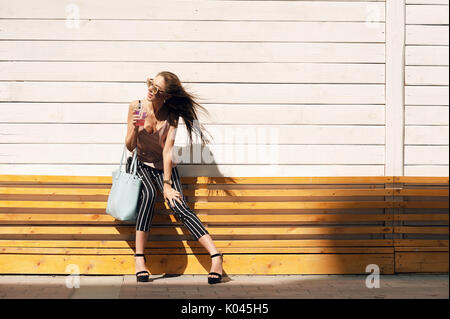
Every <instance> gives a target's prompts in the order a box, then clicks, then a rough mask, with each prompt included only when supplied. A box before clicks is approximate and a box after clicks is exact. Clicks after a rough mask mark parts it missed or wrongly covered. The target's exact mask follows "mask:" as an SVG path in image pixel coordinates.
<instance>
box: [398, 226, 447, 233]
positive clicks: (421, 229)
mask: <svg viewBox="0 0 450 319" xmlns="http://www.w3.org/2000/svg"><path fill="white" fill-rule="evenodd" d="M394 233H396V234H448V226H433V227H431V226H428V227H427V226H398V227H394Z"/></svg>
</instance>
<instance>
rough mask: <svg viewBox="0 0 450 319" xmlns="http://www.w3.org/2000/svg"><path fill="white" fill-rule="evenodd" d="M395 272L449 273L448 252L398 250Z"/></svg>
mask: <svg viewBox="0 0 450 319" xmlns="http://www.w3.org/2000/svg"><path fill="white" fill-rule="evenodd" d="M395 272H399V273H401V272H439V273H441V272H446V273H448V252H396V253H395Z"/></svg>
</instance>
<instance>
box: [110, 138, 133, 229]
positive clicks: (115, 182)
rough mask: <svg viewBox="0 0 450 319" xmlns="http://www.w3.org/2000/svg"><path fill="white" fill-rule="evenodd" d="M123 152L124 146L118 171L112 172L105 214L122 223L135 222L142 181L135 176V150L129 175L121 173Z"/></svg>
mask: <svg viewBox="0 0 450 319" xmlns="http://www.w3.org/2000/svg"><path fill="white" fill-rule="evenodd" d="M125 150H126V146H124V148H123V152H122V157H121V158H120V165H119V169H118V170H115V171H113V172H112V187H111V190H110V192H109V196H108V204H107V205H106V213H107V214H109V215H111V216H112V217H114V218H116V219H119V220H122V221H136V213H137V204H138V199H139V192H140V190H141V185H142V180H141V178H140V177H139V176H138V175H136V169H137V158H136V153H137V150H136V149H135V150H134V154H133V160H132V162H131V165H130V174H128V173H126V172H122V162H123V156H124V154H125Z"/></svg>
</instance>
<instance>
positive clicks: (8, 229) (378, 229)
mask: <svg viewBox="0 0 450 319" xmlns="http://www.w3.org/2000/svg"><path fill="white" fill-rule="evenodd" d="M206 228H207V229H208V232H209V233H210V234H211V235H301V234H303V235H306V234H308V235H320V234H321V235H327V234H329V235H331V234H386V233H392V231H393V229H394V228H393V227H385V226H360V225H355V226H335V227H329V226H323V227H317V226H289V227H271V226H268V227H262V226H261V225H258V226H256V227H248V226H246V227H232V228H230V227H206ZM403 228H405V229H406V228H407V227H402V228H401V229H402V230H404V229H403ZM409 228H411V227H409ZM399 229H400V228H399ZM424 229H425V228H424ZM435 229H436V228H435ZM135 231H136V230H135V227H134V226H120V227H118V226H92V227H88V226H78V227H77V226H0V235H1V236H2V237H3V239H5V236H6V235H71V236H75V237H76V236H80V235H102V236H104V235H107V236H112V237H118V238H120V237H124V236H129V235H133V234H134V233H135ZM440 231H441V232H442V231H444V230H440ZM397 232H398V231H397ZM447 233H448V230H447ZM175 234H178V235H183V234H184V232H183V231H182V229H181V227H172V226H170V227H150V231H149V235H175Z"/></svg>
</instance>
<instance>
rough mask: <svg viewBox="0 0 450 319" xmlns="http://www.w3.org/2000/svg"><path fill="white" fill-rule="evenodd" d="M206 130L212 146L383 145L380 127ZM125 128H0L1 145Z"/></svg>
mask: <svg viewBox="0 0 450 319" xmlns="http://www.w3.org/2000/svg"><path fill="white" fill-rule="evenodd" d="M204 126H205V128H206V129H207V130H208V131H209V133H210V134H211V135H212V136H213V137H214V143H215V144H216V145H218V144H227V145H233V144H239V143H248V144H254V145H264V144H279V145H283V144H284V145H288V144H304V145H308V144H310V145H315V144H329V145H333V144H347V145H351V144H365V145H380V144H383V143H384V139H385V134H384V127H382V126H378V125H377V126H369V125H367V126H366V125H359V126H350V125H348V126H344V125H338V126H333V125H307V126H304V125H296V124H292V125H272V124H269V125H255V124H253V123H252V124H244V125H233V124H229V125H215V124H210V125H209V124H206V125H204ZM126 132H127V125H126V124H99V123H97V124H29V123H27V124H25V123H24V124H0V143H14V144H28V143H30V144H31V143H46V144H47V143H48V144H52V143H67V144H72V143H91V144H100V143H119V142H122V141H125V136H126ZM243 136H245V138H243ZM187 140H188V132H187V130H186V127H185V125H179V126H178V129H177V132H176V137H175V144H176V145H179V146H183V145H185V141H187Z"/></svg>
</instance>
